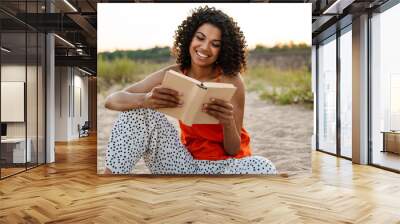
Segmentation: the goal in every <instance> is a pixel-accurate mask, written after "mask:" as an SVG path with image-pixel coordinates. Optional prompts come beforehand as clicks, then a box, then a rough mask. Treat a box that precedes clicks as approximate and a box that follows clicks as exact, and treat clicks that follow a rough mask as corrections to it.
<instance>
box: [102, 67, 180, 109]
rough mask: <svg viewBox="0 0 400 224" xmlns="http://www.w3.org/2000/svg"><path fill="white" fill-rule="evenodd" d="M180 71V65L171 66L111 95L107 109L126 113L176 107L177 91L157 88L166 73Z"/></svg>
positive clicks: (107, 99)
mask: <svg viewBox="0 0 400 224" xmlns="http://www.w3.org/2000/svg"><path fill="white" fill-rule="evenodd" d="M169 69H172V70H175V71H176V70H178V69H179V67H178V65H171V66H168V67H166V68H163V69H161V70H159V71H157V72H154V73H152V74H150V75H149V76H147V77H146V78H145V79H143V80H141V81H139V82H137V83H134V84H132V85H131V86H128V87H127V88H125V89H124V90H121V91H117V92H115V93H112V94H110V95H109V96H108V97H107V98H106V102H105V105H104V106H105V107H106V108H107V109H110V110H117V111H126V110H130V109H135V108H156V107H174V106H177V105H176V104H179V99H178V98H177V95H178V94H177V93H176V91H173V90H168V89H165V88H161V87H157V86H158V85H160V84H161V82H162V80H163V78H164V75H165V72H166V71H167V70H169Z"/></svg>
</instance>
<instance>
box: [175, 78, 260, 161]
mask: <svg viewBox="0 0 400 224" xmlns="http://www.w3.org/2000/svg"><path fill="white" fill-rule="evenodd" d="M184 74H185V75H186V72H185V71H184ZM220 74H221V73H220ZM179 126H180V128H181V141H182V144H183V145H185V146H186V148H187V149H188V150H189V152H190V153H191V154H192V156H193V158H194V159H200V160H224V159H228V158H242V157H246V156H251V154H252V153H251V149H250V136H249V134H248V133H247V131H246V130H245V129H244V128H243V127H242V130H241V132H240V151H239V153H238V154H237V155H236V156H230V155H228V154H226V152H225V150H224V135H223V127H222V125H221V124H193V125H192V126H187V125H185V124H183V123H182V122H181V121H179Z"/></svg>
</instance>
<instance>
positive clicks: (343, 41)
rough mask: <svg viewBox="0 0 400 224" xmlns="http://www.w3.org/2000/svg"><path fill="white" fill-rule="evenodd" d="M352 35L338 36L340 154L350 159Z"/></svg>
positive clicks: (349, 33) (348, 33)
mask: <svg viewBox="0 0 400 224" xmlns="http://www.w3.org/2000/svg"><path fill="white" fill-rule="evenodd" d="M351 41H352V35H351V30H350V31H348V32H346V33H344V34H343V35H341V36H340V123H341V124H340V127H341V132H340V135H341V137H340V143H341V146H340V150H341V151H340V152H341V155H343V156H346V157H349V158H351V156H352V155H351V154H352V150H351V141H352V137H351V136H352V126H351V124H352V110H351V108H352V100H351V98H352V88H351V87H352V86H351V85H352V66H351V64H352V54H351V53H352V50H351V48H352V45H351Z"/></svg>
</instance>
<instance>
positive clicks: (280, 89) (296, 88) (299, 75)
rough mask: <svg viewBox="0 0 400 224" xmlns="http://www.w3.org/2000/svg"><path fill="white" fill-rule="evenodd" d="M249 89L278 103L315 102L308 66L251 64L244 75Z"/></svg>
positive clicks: (264, 98)
mask: <svg viewBox="0 0 400 224" xmlns="http://www.w3.org/2000/svg"><path fill="white" fill-rule="evenodd" d="M244 80H245V83H246V85H247V89H248V90H249V91H256V92H258V93H259V94H260V98H261V99H263V100H268V101H271V102H273V103H277V104H313V99H314V98H313V94H312V91H311V73H310V72H309V71H308V69H307V68H302V69H297V70H279V69H277V68H274V67H268V66H265V65H262V64H261V65H260V64H259V65H254V66H250V67H249V68H248V70H247V72H246V74H245V75H244Z"/></svg>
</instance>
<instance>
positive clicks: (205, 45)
mask: <svg viewBox="0 0 400 224" xmlns="http://www.w3.org/2000/svg"><path fill="white" fill-rule="evenodd" d="M200 49H201V50H204V51H207V52H208V51H209V49H210V43H208V42H207V41H204V42H203V43H201V45H200Z"/></svg>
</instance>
